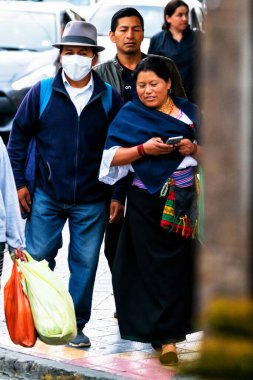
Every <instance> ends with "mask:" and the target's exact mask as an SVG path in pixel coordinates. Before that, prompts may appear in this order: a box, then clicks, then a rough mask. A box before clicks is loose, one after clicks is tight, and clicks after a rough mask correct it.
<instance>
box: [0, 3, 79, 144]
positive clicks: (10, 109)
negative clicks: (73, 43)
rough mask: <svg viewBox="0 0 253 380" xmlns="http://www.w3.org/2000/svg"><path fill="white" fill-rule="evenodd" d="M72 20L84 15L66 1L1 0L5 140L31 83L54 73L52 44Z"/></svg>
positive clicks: (0, 126)
mask: <svg viewBox="0 0 253 380" xmlns="http://www.w3.org/2000/svg"><path fill="white" fill-rule="evenodd" d="M71 20H83V18H82V17H81V16H80V15H79V14H77V13H76V12H75V11H74V10H73V9H72V8H71V4H69V3H63V2H62V3H61V4H53V3H51V4H49V3H43V2H40V3H35V2H30V1H8V2H7V1H0V135H1V136H2V137H3V139H4V141H5V142H6V141H7V139H8V136H9V132H10V130H11V126H12V120H13V117H14V115H15V113H16V111H17V109H18V107H19V105H20V103H21V101H22V99H23V98H24V96H25V94H26V93H27V92H28V90H29V89H30V87H31V86H32V85H34V84H35V83H36V82H37V81H39V80H40V79H42V78H46V77H50V76H54V75H55V73H56V71H57V68H58V65H59V51H58V49H56V48H54V47H52V44H53V43H55V42H56V41H58V40H59V39H60V37H61V33H62V31H63V29H64V26H65V24H66V23H67V22H69V21H71Z"/></svg>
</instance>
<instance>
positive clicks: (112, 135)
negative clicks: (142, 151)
mask: <svg viewBox="0 0 253 380" xmlns="http://www.w3.org/2000/svg"><path fill="white" fill-rule="evenodd" d="M173 101H174V103H175V104H176V105H177V107H178V108H180V109H181V110H182V111H183V112H184V113H185V114H186V115H187V116H188V117H189V118H190V119H191V120H192V121H193V123H194V124H196V125H198V124H199V112H198V108H197V106H195V105H194V104H192V103H190V102H189V101H188V100H186V99H183V98H178V97H175V98H173ZM178 135H182V136H184V138H188V139H190V140H191V141H194V140H195V139H196V133H195V128H192V127H191V126H189V125H188V124H186V123H184V122H182V121H180V120H178V119H175V118H174V117H171V116H169V115H167V114H164V113H162V112H160V111H157V110H155V109H151V108H149V107H146V106H145V105H144V104H143V103H141V101H140V100H139V99H138V98H134V99H133V100H132V101H131V102H128V103H126V104H125V105H124V106H123V107H122V108H121V110H120V111H119V113H118V114H117V116H116V117H115V119H114V120H113V122H112V123H111V125H110V127H109V130H108V135H107V139H106V143H105V149H109V148H111V147H113V146H122V147H125V148H127V147H132V146H135V145H139V144H143V143H145V142H146V141H147V140H149V139H150V138H152V137H158V136H159V137H161V138H162V140H163V141H164V142H165V141H166V140H167V138H168V137H172V136H178ZM183 159H184V156H182V155H181V154H180V153H179V152H178V151H177V150H175V151H174V152H172V153H170V154H168V155H160V156H152V155H147V156H143V157H141V158H140V159H139V160H137V161H134V162H133V163H132V166H133V168H134V171H135V173H136V175H137V176H138V177H139V178H140V179H141V181H142V182H143V183H144V184H145V186H146V187H147V189H148V191H149V192H150V193H151V194H154V193H155V192H157V191H158V190H160V189H161V188H162V186H163V184H164V183H165V182H166V180H167V179H168V178H169V177H170V176H171V174H172V173H173V172H174V170H175V169H176V168H177V167H178V165H179V164H180V162H181V161H182V160H183Z"/></svg>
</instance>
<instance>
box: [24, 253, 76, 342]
mask: <svg viewBox="0 0 253 380" xmlns="http://www.w3.org/2000/svg"><path fill="white" fill-rule="evenodd" d="M24 252H25V254H26V257H27V261H21V260H17V264H18V266H19V268H20V269H21V271H22V273H23V276H24V278H25V281H26V291H27V297H28V299H29V301H30V305H31V309H32V314H33V319H34V325H35V328H36V330H37V333H38V335H39V338H40V339H41V340H42V342H44V343H46V344H51V345H58V344H66V343H69V342H70V341H71V340H73V339H74V338H75V337H76V335H77V328H76V316H75V310H74V305H73V301H72V298H71V296H70V294H69V292H68V291H67V290H66V289H65V287H64V285H63V284H62V283H61V281H60V280H59V279H58V278H57V277H56V276H55V274H54V272H53V271H52V270H51V269H50V268H49V266H48V262H47V261H46V260H42V261H36V260H34V259H33V258H32V257H31V255H30V254H29V253H28V252H26V251H24Z"/></svg>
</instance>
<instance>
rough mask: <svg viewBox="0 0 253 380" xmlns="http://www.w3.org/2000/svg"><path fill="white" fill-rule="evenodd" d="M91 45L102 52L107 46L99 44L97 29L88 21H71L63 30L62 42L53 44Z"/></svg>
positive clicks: (59, 45)
mask: <svg viewBox="0 0 253 380" xmlns="http://www.w3.org/2000/svg"><path fill="white" fill-rule="evenodd" d="M70 45H73V46H89V47H91V48H92V49H94V50H96V51H97V52H100V51H102V50H104V49H105V48H104V47H103V46H98V45H97V29H96V28H95V26H94V25H92V24H90V23H89V22H86V21H69V22H68V23H67V24H66V26H65V28H64V31H63V34H62V38H61V42H58V43H56V44H53V45H52V46H54V47H56V48H60V47H61V46H70Z"/></svg>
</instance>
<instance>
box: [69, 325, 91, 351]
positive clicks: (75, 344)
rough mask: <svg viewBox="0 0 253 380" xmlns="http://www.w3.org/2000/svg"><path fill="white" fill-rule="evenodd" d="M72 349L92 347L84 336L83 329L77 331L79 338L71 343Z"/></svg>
mask: <svg viewBox="0 0 253 380" xmlns="http://www.w3.org/2000/svg"><path fill="white" fill-rule="evenodd" d="M69 345H70V346H71V347H90V345H91V343H90V339H89V338H88V337H87V336H86V335H84V333H83V331H82V330H81V329H78V330H77V336H76V337H75V339H73V340H72V341H71V342H69Z"/></svg>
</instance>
